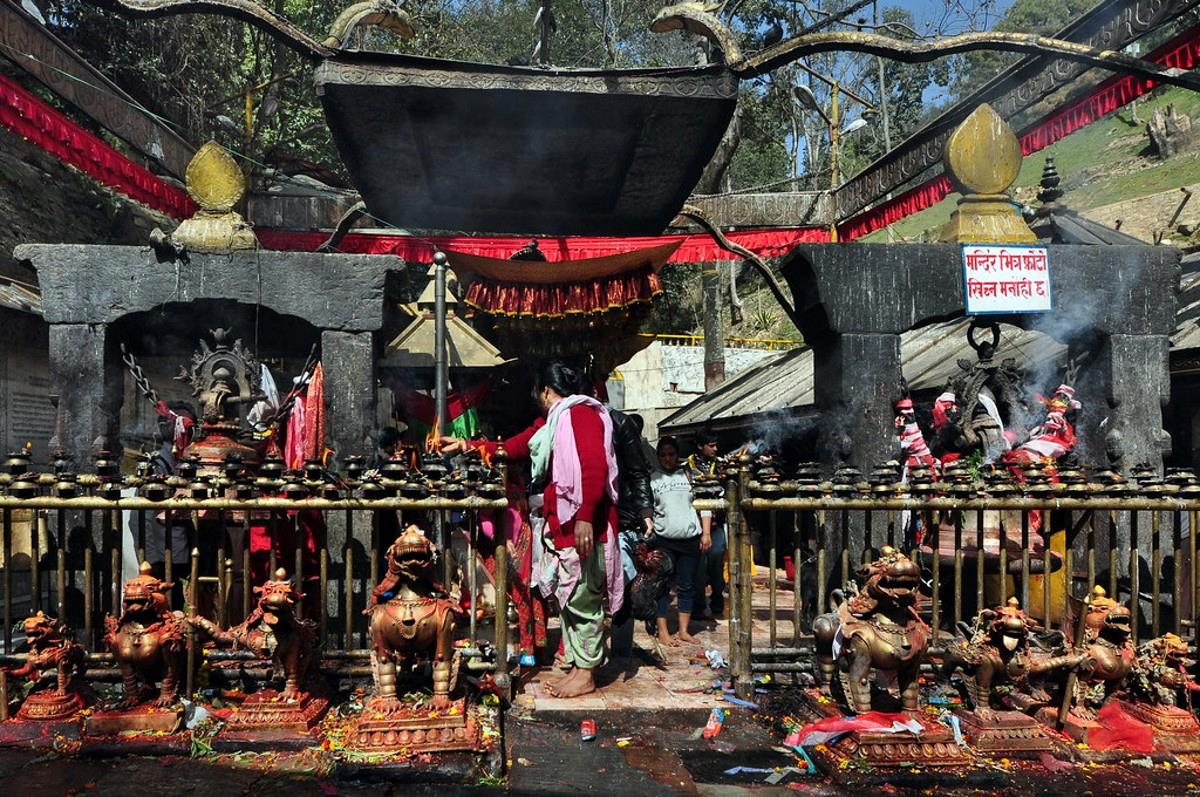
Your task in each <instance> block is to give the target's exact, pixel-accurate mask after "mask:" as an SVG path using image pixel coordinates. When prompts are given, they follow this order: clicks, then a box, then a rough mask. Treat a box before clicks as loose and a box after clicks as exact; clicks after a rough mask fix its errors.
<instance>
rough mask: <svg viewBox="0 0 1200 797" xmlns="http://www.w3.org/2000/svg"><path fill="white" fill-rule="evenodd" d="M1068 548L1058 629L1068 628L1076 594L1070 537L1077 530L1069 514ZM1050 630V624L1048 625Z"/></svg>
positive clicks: (1072, 514)
mask: <svg viewBox="0 0 1200 797" xmlns="http://www.w3.org/2000/svg"><path fill="white" fill-rule="evenodd" d="M1066 527H1067V536H1066V537H1065V539H1066V546H1065V547H1064V548H1063V598H1062V612H1061V613H1060V614H1059V615H1058V627H1059V628H1061V629H1063V630H1064V631H1065V630H1066V628H1067V615H1068V614H1070V612H1071V596H1072V595H1074V594H1075V540H1074V538H1073V537H1071V536H1069V535H1070V534H1071V532H1073V531H1074V530H1075V513H1074V512H1070V511H1068V512H1067V526H1066ZM1046 628H1047V629H1048V628H1050V624H1049V623H1047V624H1046Z"/></svg>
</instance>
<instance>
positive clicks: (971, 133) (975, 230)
mask: <svg viewBox="0 0 1200 797" xmlns="http://www.w3.org/2000/svg"><path fill="white" fill-rule="evenodd" d="M944 164H945V169H946V174H947V176H948V177H949V178H950V180H951V182H953V183H954V187H955V188H957V189H958V190H959V191H960V192H961V193H962V195H963V196H962V198H961V199H959V200H958V209H957V210H955V211H954V214H953V215H952V216H951V217H950V221H948V222H946V225H945V226H944V227H942V234H941V238H942V240H943V241H947V242H952V243H976V244H1008V243H1035V242H1036V241H1037V236H1036V235H1034V234H1033V230H1031V229H1029V225H1028V224H1026V223H1025V220H1024V219H1022V218H1021V215H1020V213H1019V212H1018V211H1017V209H1016V208H1015V207H1014V206H1013V204H1012V201H1011V199H1010V198H1009V196H1008V195H1007V194H1005V193H1004V192H1005V191H1006V190H1007V189H1008V187H1009V186H1010V185H1012V184H1013V181H1014V180H1016V179H1017V174H1018V173H1019V172H1020V171H1021V142H1020V141H1018V140H1017V136H1016V134H1015V133H1013V131H1012V128H1011V127H1009V126H1008V123H1007V122H1005V121H1004V119H1002V118H1001V117H1000V114H998V113H996V111H995V110H993V108H992V106H990V105H988V104H987V103H981V104H980V105H979V106H978V107H977V108H976V109H975V110H974V111H972V112H971V115H970V116H968V117H967V118H966V119H964V120H963V123H962V124H960V125H959V126H958V127H957V128H955V130H954V132H953V133H951V134H950V137H949V138H948V139H947V140H946V154H945V159H944Z"/></svg>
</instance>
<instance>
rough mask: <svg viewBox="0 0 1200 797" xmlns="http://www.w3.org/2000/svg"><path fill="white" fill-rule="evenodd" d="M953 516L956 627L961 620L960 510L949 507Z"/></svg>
mask: <svg viewBox="0 0 1200 797" xmlns="http://www.w3.org/2000/svg"><path fill="white" fill-rule="evenodd" d="M950 512H951V513H952V514H953V516H954V625H955V626H956V627H957V626H958V624H959V623H961V622H962V620H963V606H962V597H963V596H962V593H963V549H962V536H963V533H962V532H963V529H962V512H960V511H959V510H957V509H951V510H950Z"/></svg>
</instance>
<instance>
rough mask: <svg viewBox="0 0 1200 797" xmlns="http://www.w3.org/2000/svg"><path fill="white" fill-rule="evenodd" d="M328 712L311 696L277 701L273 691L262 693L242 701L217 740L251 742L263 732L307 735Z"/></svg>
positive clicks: (325, 702) (321, 699) (319, 699)
mask: <svg viewBox="0 0 1200 797" xmlns="http://www.w3.org/2000/svg"><path fill="white" fill-rule="evenodd" d="M328 710H329V701H328V700H327V699H326V698H324V697H320V696H319V695H314V694H312V693H311V692H303V693H301V695H300V699H299V700H280V699H279V693H278V692H276V691H275V690H274V689H264V690H262V691H261V692H255V693H254V694H252V695H250V696H249V697H247V698H246V699H245V700H244V701H242V704H241V706H239V707H238V710H237V711H235V712H234V713H233V714H231V715H230V717H229V721H228V722H227V723H226V725H225V729H224V730H223V731H221V737H222V738H233V737H236V736H247V737H251V738H252V737H253V736H254V735H255V733H257V732H259V731H264V730H274V731H286V732H289V733H296V734H307V733H309V732H311V731H312V729H313V728H315V727H316V726H317V724H318V723H320V721H321V718H322V717H324V716H325V712H327V711H328Z"/></svg>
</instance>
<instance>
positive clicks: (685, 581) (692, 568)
mask: <svg viewBox="0 0 1200 797" xmlns="http://www.w3.org/2000/svg"><path fill="white" fill-rule="evenodd" d="M658 547H659V548H660V549H661V550H662V551H663V553H665V554H666V555H667V556H669V557H670V558H671V564H673V565H675V597H676V598H677V599H678V601H679V611H680V612H682V613H684V614H691V613H692V606H693V604H694V603H695V599H696V568H698V567H699V566H700V538H699V537H695V538H693V539H690V540H670V541H666V542H665V543H664V542H663V541H662V540H660V541H659V545H658ZM670 608H671V596H670V594H669V593H668V594H666V595H663V596H662V597H661V598H659V599H658V616H659V617H666V616H667V612H668V611H669V610H670Z"/></svg>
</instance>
